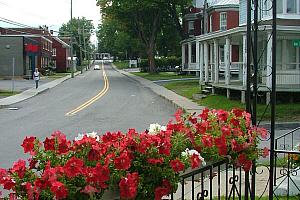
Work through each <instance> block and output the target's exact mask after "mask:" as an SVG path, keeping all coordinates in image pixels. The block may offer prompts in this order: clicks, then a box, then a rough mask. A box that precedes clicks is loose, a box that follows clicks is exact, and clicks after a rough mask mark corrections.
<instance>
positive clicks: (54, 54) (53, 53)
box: [52, 48, 56, 56]
mask: <svg viewBox="0 0 300 200" xmlns="http://www.w3.org/2000/svg"><path fill="white" fill-rule="evenodd" d="M52 56H56V48H53V49H52Z"/></svg>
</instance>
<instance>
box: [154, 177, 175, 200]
mask: <svg viewBox="0 0 300 200" xmlns="http://www.w3.org/2000/svg"><path fill="white" fill-rule="evenodd" d="M171 189H172V186H171V184H170V182H169V181H168V180H166V179H164V180H163V183H162V186H159V187H157V188H155V200H161V198H162V197H163V196H165V195H168V194H170V192H171Z"/></svg>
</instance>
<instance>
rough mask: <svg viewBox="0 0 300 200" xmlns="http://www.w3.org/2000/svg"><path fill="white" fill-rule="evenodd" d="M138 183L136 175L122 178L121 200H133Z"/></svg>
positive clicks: (120, 185)
mask: <svg viewBox="0 0 300 200" xmlns="http://www.w3.org/2000/svg"><path fill="white" fill-rule="evenodd" d="M138 181H139V175H138V173H136V172H135V173H132V174H129V173H128V174H127V176H126V177H125V178H122V179H121V181H120V183H119V187H120V196H121V199H134V198H135V197H136V195H137V186H138Z"/></svg>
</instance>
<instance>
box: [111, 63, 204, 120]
mask: <svg viewBox="0 0 300 200" xmlns="http://www.w3.org/2000/svg"><path fill="white" fill-rule="evenodd" d="M112 66H113V68H114V69H115V70H116V71H118V72H120V73H121V74H123V75H125V76H127V77H129V78H131V79H132V80H134V81H136V82H138V83H139V84H141V85H142V86H143V87H145V88H149V89H150V90H152V91H153V92H154V93H156V94H157V95H159V96H160V97H162V98H164V99H166V100H167V101H170V102H171V103H172V104H173V105H174V106H175V107H177V108H182V109H183V110H185V111H187V112H189V113H195V112H196V113H199V114H200V113H201V112H202V110H203V109H204V108H205V107H204V106H199V105H198V104H197V103H195V102H193V101H191V100H190V99H188V98H186V97H183V96H180V95H178V94H176V93H175V92H173V91H171V90H168V89H166V88H165V87H163V86H160V85H157V84H156V83H154V82H152V81H149V80H147V79H144V78H142V77H139V76H136V75H134V74H131V73H129V72H126V71H124V70H119V69H117V68H116V66H114V65H112Z"/></svg>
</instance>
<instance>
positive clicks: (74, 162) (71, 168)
mask: <svg viewBox="0 0 300 200" xmlns="http://www.w3.org/2000/svg"><path fill="white" fill-rule="evenodd" d="M83 165H84V163H83V161H82V160H80V159H78V158H76V157H72V158H71V159H70V160H68V162H67V163H66V164H65V166H64V171H65V174H66V176H67V177H69V178H73V177H75V176H78V175H80V174H82V168H83Z"/></svg>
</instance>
